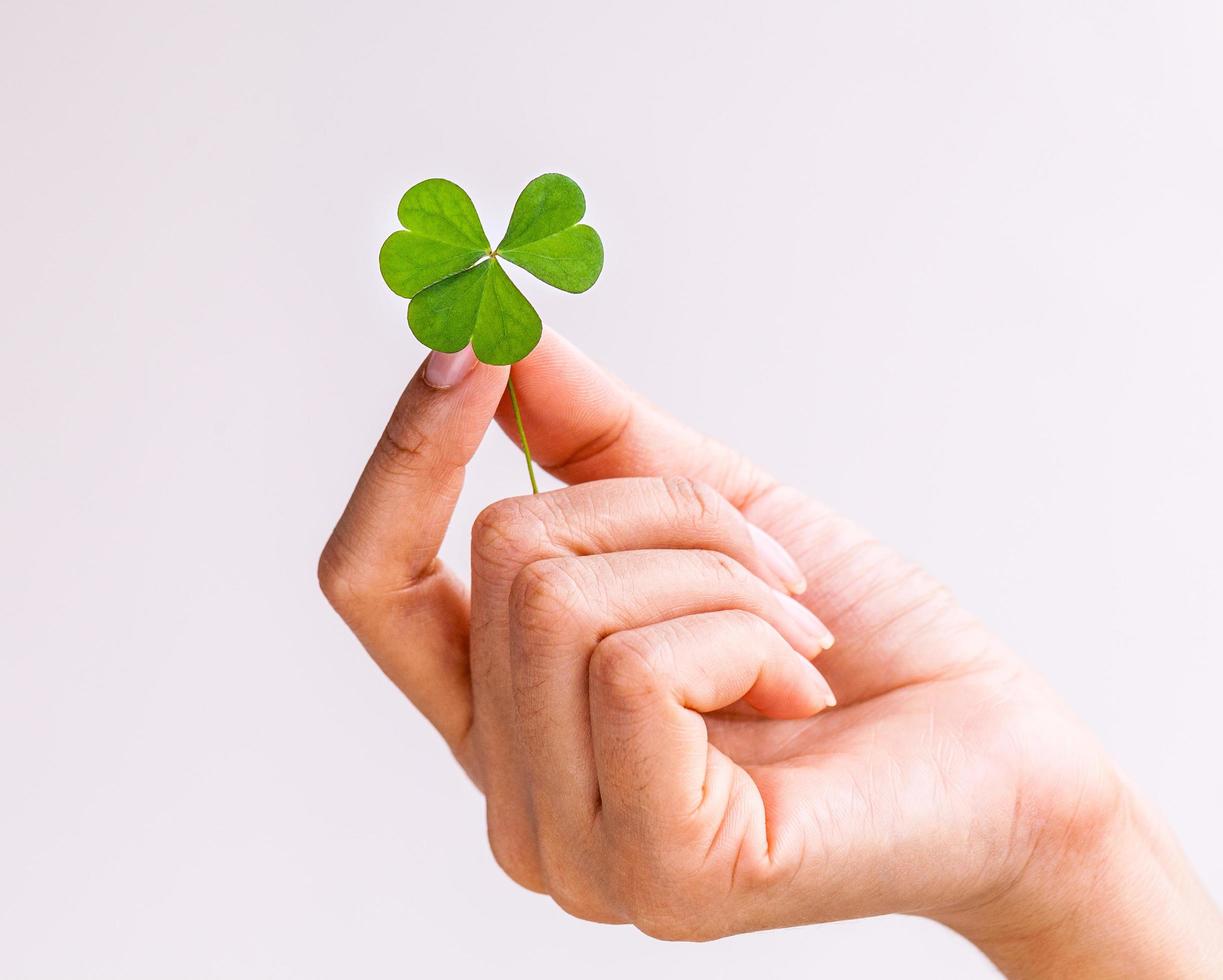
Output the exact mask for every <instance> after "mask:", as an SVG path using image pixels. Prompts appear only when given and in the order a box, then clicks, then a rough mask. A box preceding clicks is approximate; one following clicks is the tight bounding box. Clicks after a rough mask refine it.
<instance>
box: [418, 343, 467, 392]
mask: <svg viewBox="0 0 1223 980" xmlns="http://www.w3.org/2000/svg"><path fill="white" fill-rule="evenodd" d="M475 366H476V355H475V354H473V353H472V352H471V347H464V348H463V349H462V350H461V351H458V352H457V353H454V354H445V353H443V352H442V351H440V350H435V351H434V352H433V353H432V354H430V355H429V360H428V361H427V362H426V364H425V384H427V385H428V386H429V387H430V388H453V387H454V386H455V385H457V384H458V383H459V382H460V381H462V380H463V379H464V378H465V377H467V375H469V374H470V373H471V369H472V368H473V367H475Z"/></svg>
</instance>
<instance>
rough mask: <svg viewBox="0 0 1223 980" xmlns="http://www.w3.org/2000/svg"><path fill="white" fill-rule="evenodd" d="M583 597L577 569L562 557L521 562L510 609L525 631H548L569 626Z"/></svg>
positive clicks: (578, 609) (552, 631)
mask: <svg viewBox="0 0 1223 980" xmlns="http://www.w3.org/2000/svg"><path fill="white" fill-rule="evenodd" d="M584 600H585V591H584V589H583V588H582V585H581V583H580V582H579V581H578V579H577V577H576V569H575V568H574V567H573V563H572V562H571V561H569V560H567V559H564V558H546V559H543V560H541V561H535V562H531V564H529V565H524V566H523V567H522V568H521V569H520V570H519V572H518V574H517V575H515V576H514V581H513V583H512V584H511V586H510V610H511V612H512V614H513V616H514V620H515V622H516V623H517V625H518V626H519V627H520V628H521V629H523V630H525V631H526V632H527V633H534V634H546V635H551V634H555V633H558V632H562V631H565V630H568V629H570V628H572V623H573V621H574V619H575V617H577V616H578V614H579V613H580V612H581V611H582V609H583V606H584Z"/></svg>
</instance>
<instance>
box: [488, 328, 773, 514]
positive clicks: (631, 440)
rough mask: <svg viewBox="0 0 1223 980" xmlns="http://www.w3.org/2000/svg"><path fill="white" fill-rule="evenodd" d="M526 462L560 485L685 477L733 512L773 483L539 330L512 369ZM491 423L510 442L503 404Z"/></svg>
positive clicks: (512, 428) (512, 429)
mask: <svg viewBox="0 0 1223 980" xmlns="http://www.w3.org/2000/svg"><path fill="white" fill-rule="evenodd" d="M513 378H514V387H515V389H516V391H517V394H518V404H519V407H520V409H521V410H522V416H523V424H524V428H525V429H526V433H527V441H528V443H529V444H530V446H531V455H532V456H533V457H534V459H535V461H536V462H537V463H539V464H540V465H541V466H543V468H544V469H546V470H547V471H548V472H549V473H551V474H552V475H553V476H555V477H557V478H558V479H560V480H564V481H565V482H566V483H587V482H589V481H591V480H603V479H609V478H611V477H623V476H686V477H689V478H690V479H694V480H700V481H701V482H703V483H707V484H709V485H710V486H712V487H714V489H716V490H718V491H719V492H720V493H721V494H722V495H723V496H724V497H726V498H727V499H728V500H730V501H731V503H733V504H734V505H735V506H737V507H742V506H743V505H744V504H746V503H747V502H748V501H750V500H751V499H753V498H754V497H756V496H757V495H758V494H760V493H762V492H763V491H764V490H767V489H768V488H769V487H771V486H772V485H773V483H774V481H773V480H772V479H771V478H770V477H768V476H767V475H766V474H764V473H763V472H762V471H760V470H759V469H757V468H756V467H755V466H754V465H752V464H751V463H750V462H748V460H746V459H745V458H744V457H743V456H740V455H739V454H738V453H736V452H734V451H733V450H730V449H728V448H727V447H725V446H723V445H722V444H721V443H718V442H716V441H714V440H713V439H710V438H709V437H708V436H704V435H701V434H700V433H698V432H695V431H693V430H692V429H690V428H688V427H687V426H685V425H683V424H681V423H680V422H677V421H676V420H675V419H673V418H672V417H671V416H669V415H667V414H666V413H665V412H662V411H660V410H659V409H657V408H655V407H654V406H653V405H651V404H650V403H649V402H647V401H646V400H645V399H644V398H642V397H641V396H640V395H638V394H637V393H636V392H634V391H631V390H630V389H628V388H627V387H626V386H625V385H624V384H622V383H621V382H620V381H619V380H618V379H616V378H614V377H612V376H611V375H610V374H608V373H607V372H606V371H604V370H603V369H602V368H601V367H599V366H598V365H597V364H595V363H594V362H593V361H592V360H590V358H588V357H586V355H584V354H583V353H582V352H581V351H579V350H578V349H577V348H576V347H574V346H573V345H572V344H570V343H569V342H568V341H567V340H565V339H564V338H563V337H561V336H560V335H559V334H557V333H556V332H555V331H553V330H550V329H547V328H545V330H544V334H543V338H542V339H541V340H540V342H539V346H538V347H536V348H535V350H534V351H532V352H531V355H530V356H529V357H527V358H526V359H525V360H522V361H519V362H518V363H517V364H515V365H514V367H513ZM497 421H498V423H500V425H501V428H502V429H504V430H505V433H506V435H508V436H509V437H510V438H511V439H513V440H514V441H515V442H517V441H518V429H517V424H516V423H515V421H514V414H513V410H512V408H511V407H510V401H509V398H508V397H506V398H504V399H502V402H501V405H500V407H499V408H498V409H497Z"/></svg>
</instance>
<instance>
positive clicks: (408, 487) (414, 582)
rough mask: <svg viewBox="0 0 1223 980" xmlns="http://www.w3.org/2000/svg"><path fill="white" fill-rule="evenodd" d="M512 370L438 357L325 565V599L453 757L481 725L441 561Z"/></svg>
mask: <svg viewBox="0 0 1223 980" xmlns="http://www.w3.org/2000/svg"><path fill="white" fill-rule="evenodd" d="M505 374H506V373H505V370H504V369H503V368H494V367H488V366H486V365H483V364H476V363H474V361H473V359H472V358H471V355H470V352H461V353H459V354H453V355H431V356H430V358H429V359H428V360H427V361H426V365H425V366H423V367H422V369H421V370H420V371H418V372H417V374H416V376H415V377H414V378H413V379H412V381H411V382H410V383H409V384H408V387H407V389H406V390H405V391H404V393H403V396H402V397H401V398H400V400H399V404H398V405H397V406H396V408H395V411H394V413H393V414H392V416H391V419H390V421H389V422H388V423H387V426H386V429H385V430H384V432H383V434H382V437H381V438H380V439H379V441H378V444H377V446H376V448H375V449H374V452H373V455H372V456H371V457H370V460H369V462H368V463H367V464H366V467H365V470H364V472H363V473H362V474H361V478H360V480H359V481H358V483H357V487H356V489H355V490H354V491H353V495H352V499H351V500H350V501H349V502H348V506H347V507H346V508H345V510H344V513H343V515H342V516H341V517H340V520H339V523H338V524H337V525H336V528H335V530H334V531H333V532H332V535H331V538H330V540H329V541H328V542H327V546H326V547H325V548H324V550H323V555H322V557H321V559H320V561H319V580H320V584H321V585H322V588H323V591H324V593H326V595H327V597H328V599H329V600H330V601H331V603H332V605H333V606H335V608H336V609H337V611H338V612H339V613H340V614H341V616H343V617H344V619H345V621H346V622H347V623H348V624H349V626H350V627H351V628H352V629H353V631H354V632H355V633H356V634H357V636H358V638H359V639H360V640H361V642H362V643H363V644H364V645H365V647H366V649H367V650H369V652H370V654H371V655H372V656H373V657H374V659H375V661H377V663H378V664H379V666H380V667H382V669H383V670H384V671H385V672H386V673H387V675H388V676H389V677H390V678H391V680H393V681H394V682H395V683H396V684H397V685H398V686H399V687H400V689H402V690H403V692H404V693H405V694H406V695H407V696H408V697H409V698H410V699H411V700H412V701H413V703H415V704H416V705H417V707H418V708H420V710H421V711H422V712H423V713H424V714H425V715H426V716H427V717H428V718H429V720H430V721H431V722H433V724H434V725H435V726H436V727H437V728H438V729H439V730H440V731H441V733H442V735H443V736H445V737H446V739H447V741H449V742H450V743H451V745H452V746H453V745H454V744H455V741H456V740H457V739H458V738H460V737H461V735H462V734H463V732H465V731H466V729H467V727H468V725H469V723H470V718H471V696H470V686H469V682H468V664H467V619H468V613H467V602H466V596H465V594H464V589H463V586H462V584H461V583H460V582H459V581H458V580H457V579H456V578H455V577H454V576H452V575H451V574H450V573H449V572H448V571H446V570H445V569H443V568H442V567H441V565H440V563H439V562H438V560H437V551H438V547H439V546H440V545H441V542H442V538H443V536H444V535H445V532H446V526H447V524H448V523H449V520H450V516H451V513H452V511H453V509H454V504H455V501H456V500H457V498H458V495H459V490H460V489H461V487H462V483H463V472H464V467H465V466H466V465H467V463H468V461H469V460H470V459H471V456H472V454H473V453H474V452H475V450H476V447H477V446H478V445H479V443H480V439H481V437H482V436H483V434H484V431H485V430H486V429H487V427H488V423H489V421H490V419H491V417H492V413H493V411H494V409H495V408H496V405H497V402H498V400H499V399H500V397H501V393H502V391H503V389H504V387H505Z"/></svg>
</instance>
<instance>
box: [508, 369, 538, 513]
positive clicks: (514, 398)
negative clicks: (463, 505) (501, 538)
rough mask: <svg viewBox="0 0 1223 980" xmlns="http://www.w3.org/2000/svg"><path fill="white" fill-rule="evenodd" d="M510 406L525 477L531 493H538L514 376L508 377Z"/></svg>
mask: <svg viewBox="0 0 1223 980" xmlns="http://www.w3.org/2000/svg"><path fill="white" fill-rule="evenodd" d="M510 404H511V405H513V406H514V421H515V422H517V423H518V438H519V439H520V440H521V441H522V455H524V456H525V457H526V458H527V475H528V476H529V477H530V478H531V493H539V484H538V483H536V482H535V467H534V466H533V465H532V463H531V447H530V446H528V445H527V432H526V429H524V428H523V427H522V412H521V411H520V410H519V408H518V392H516V391H515V390H514V376H513V375H512V374H511V375H510Z"/></svg>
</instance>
